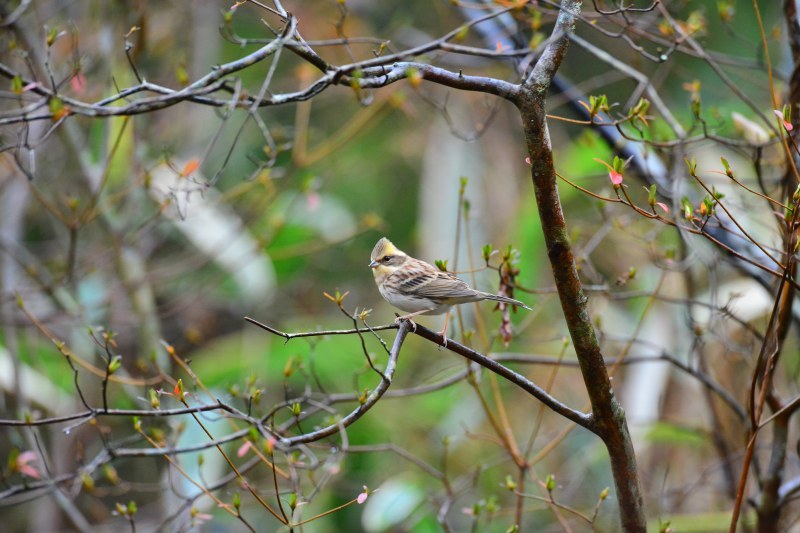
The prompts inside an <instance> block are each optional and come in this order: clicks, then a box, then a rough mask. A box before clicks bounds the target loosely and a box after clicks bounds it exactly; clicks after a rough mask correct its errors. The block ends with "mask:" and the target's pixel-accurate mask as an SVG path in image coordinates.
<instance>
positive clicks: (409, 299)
mask: <svg viewBox="0 0 800 533" xmlns="http://www.w3.org/2000/svg"><path fill="white" fill-rule="evenodd" d="M378 290H379V291H380V292H381V296H383V297H384V298H385V299H386V301H387V302H389V303H390V304H392V305H393V306H395V307H396V308H398V309H400V310H401V311H405V312H406V313H416V312H418V311H425V310H426V309H428V310H429V311H428V312H426V313H422V314H423V315H441V314H442V313H444V312H445V311H447V310H448V309H449V308H450V306H449V305H445V304H441V303H439V302H434V301H433V300H430V299H428V298H419V297H416V296H413V295H409V294H406V293H402V292H399V291H395V290H392V289H388V288H386V286H385V285H383V284H379V285H378Z"/></svg>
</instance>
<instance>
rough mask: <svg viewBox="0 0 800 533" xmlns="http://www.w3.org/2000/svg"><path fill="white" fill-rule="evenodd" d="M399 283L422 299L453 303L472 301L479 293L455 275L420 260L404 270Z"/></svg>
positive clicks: (404, 289) (405, 290)
mask: <svg viewBox="0 0 800 533" xmlns="http://www.w3.org/2000/svg"><path fill="white" fill-rule="evenodd" d="M399 273H400V272H397V274H399ZM398 282H399V284H400V286H401V288H402V290H403V291H404V292H408V293H413V294H414V295H415V296H418V297H420V298H430V299H432V300H440V301H451V302H453V303H460V302H461V301H465V302H468V301H472V299H473V298H474V297H475V295H476V293H477V291H475V290H473V289H472V288H470V286H469V285H467V284H466V283H465V282H464V281H462V280H460V279H458V278H457V277H455V276H454V275H453V274H450V273H449V272H442V271H441V270H439V269H437V268H434V267H433V266H431V265H429V264H428V263H426V262H424V261H420V260H415V261H414V264H412V265H408V267H407V268H404V269H403V277H402V278H401V279H399V280H398Z"/></svg>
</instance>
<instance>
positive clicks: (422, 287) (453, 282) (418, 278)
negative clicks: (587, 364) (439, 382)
mask: <svg viewBox="0 0 800 533" xmlns="http://www.w3.org/2000/svg"><path fill="white" fill-rule="evenodd" d="M369 267H370V268H371V269H372V274H373V276H374V277H375V284H376V285H377V286H378V290H379V291H380V293H381V296H383V298H384V299H385V300H386V301H387V302H389V303H390V304H392V305H393V306H395V307H397V308H398V309H400V310H401V311H405V312H406V313H408V314H406V315H403V316H399V317H397V320H396V322H399V321H401V320H410V319H411V318H412V317H414V316H417V315H441V314H442V313H446V314H447V316H446V317H445V321H444V329H442V331H440V332H439V334H440V335H441V336H442V338H443V339H445V343H446V342H447V337H445V333H447V322H448V318H449V313H450V308H451V307H452V306H454V305H459V304H465V303H469V302H479V301H481V300H492V301H495V302H502V303H505V304H509V305H515V306H517V307H522V308H524V309H528V310H530V309H531V308H530V307H528V306H527V305H525V304H524V303H522V302H520V301H519V300H514V299H513V298H508V297H507V296H501V295H499V294H492V293H489V292H482V291H478V290H475V289H473V288H472V287H470V286H469V285H468V284H467V283H466V282H465V281H463V280H461V279H459V278H457V277H456V276H455V275H453V274H451V273H450V272H444V271H442V270H439V269H438V268H436V267H434V266H432V265H430V264H428V263H426V262H425V261H422V260H420V259H415V258H413V257H411V256H409V255H408V254H407V253H405V252H404V251H402V250H400V249H398V248H397V247H396V246H395V245H394V244H392V241H390V240H389V239H387V238H386V237H383V238H381V239H380V240H379V241H378V242H377V244H375V248H373V249H372V254H371V255H370V263H369ZM412 324H413V322H412Z"/></svg>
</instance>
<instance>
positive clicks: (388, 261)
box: [369, 237, 408, 277]
mask: <svg viewBox="0 0 800 533" xmlns="http://www.w3.org/2000/svg"><path fill="white" fill-rule="evenodd" d="M406 259H408V255H406V253H405V252H404V251H402V250H399V249H398V248H397V247H396V246H395V245H394V244H392V241H390V240H389V239H387V238H386V237H383V238H382V239H381V240H379V241H378V243H377V244H376V245H375V248H373V249H372V254H371V255H370V263H369V267H370V268H371V269H372V273H373V274H374V275H375V276H376V277H379V276H386V275H389V274H391V273H392V272H394V271H395V270H397V269H398V268H400V266H401V265H402V264H403V263H405V262H406Z"/></svg>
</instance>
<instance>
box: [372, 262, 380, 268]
mask: <svg viewBox="0 0 800 533" xmlns="http://www.w3.org/2000/svg"><path fill="white" fill-rule="evenodd" d="M379 264H380V263H378V262H377V261H374V260H373V261H371V262H370V264H369V267H370V268H375V267H376V266H378V265H379Z"/></svg>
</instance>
